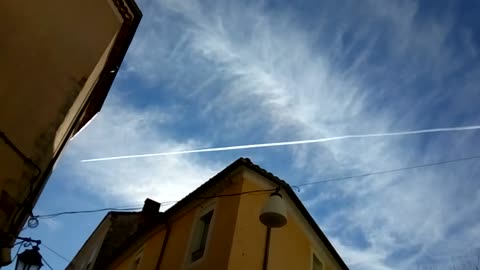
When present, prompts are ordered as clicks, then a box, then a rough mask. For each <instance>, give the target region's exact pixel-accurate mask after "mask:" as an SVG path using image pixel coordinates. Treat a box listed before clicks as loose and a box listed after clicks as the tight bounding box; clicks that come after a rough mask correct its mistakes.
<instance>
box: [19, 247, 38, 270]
mask: <svg viewBox="0 0 480 270" xmlns="http://www.w3.org/2000/svg"><path fill="white" fill-rule="evenodd" d="M38 250H39V248H38V246H33V247H32V249H28V250H25V251H24V252H22V253H21V254H18V257H17V264H16V266H15V270H39V269H40V268H41V267H42V265H43V264H42V255H40V253H39V252H38Z"/></svg>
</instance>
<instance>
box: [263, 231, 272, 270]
mask: <svg viewBox="0 0 480 270" xmlns="http://www.w3.org/2000/svg"><path fill="white" fill-rule="evenodd" d="M271 230H272V228H270V227H267V237H266V238H265V250H264V253H263V267H262V270H267V267H268V254H269V253H270V234H271Z"/></svg>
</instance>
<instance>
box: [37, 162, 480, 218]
mask: <svg viewBox="0 0 480 270" xmlns="http://www.w3.org/2000/svg"><path fill="white" fill-rule="evenodd" d="M478 158H480V155H476V156H470V157H464V158H457V159H450V160H444V161H438V162H433V163H424V164H419V165H414V166H408V167H402V168H396V169H390V170H384V171H376V172H371V173H364V174H357V175H351V176H345V177H340V178H332V179H326V180H321V181H315V182H309V183H300V184H297V185H292V186H291V187H293V188H299V187H302V186H309V185H317V184H323V183H327V182H336V181H346V180H351V179H354V178H362V177H367V176H371V175H378V174H386V173H392V172H399V171H406V170H412V169H418V168H424V167H431V166H439V165H445V164H449V163H456V162H462V161H467V160H473V159H478ZM274 190H275V189H259V190H250V191H245V192H238V193H231V194H220V195H214V196H206V197H198V198H197V199H211V198H218V197H232V196H240V195H243V194H250V193H260V192H272V191H274ZM176 202H177V201H167V202H162V203H160V205H161V206H164V205H169V204H174V203H176ZM139 209H141V207H130V208H101V209H93V210H83V211H66V212H59V213H54V214H48V215H37V216H32V218H39V219H47V218H54V217H58V216H62V215H73V214H86V213H96V212H103V211H133V210H139Z"/></svg>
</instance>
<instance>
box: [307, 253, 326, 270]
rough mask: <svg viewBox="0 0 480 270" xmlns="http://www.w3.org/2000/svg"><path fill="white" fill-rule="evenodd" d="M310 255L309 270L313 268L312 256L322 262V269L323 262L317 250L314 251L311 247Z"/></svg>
mask: <svg viewBox="0 0 480 270" xmlns="http://www.w3.org/2000/svg"><path fill="white" fill-rule="evenodd" d="M310 253H311V255H310V270H313V258H314V257H315V258H317V260H318V261H319V262H320V263H321V264H322V268H321V270H324V269H325V262H324V261H323V260H322V259H321V258H322V257H321V256H319V255H318V253H317V252H315V250H313V249H312V252H310Z"/></svg>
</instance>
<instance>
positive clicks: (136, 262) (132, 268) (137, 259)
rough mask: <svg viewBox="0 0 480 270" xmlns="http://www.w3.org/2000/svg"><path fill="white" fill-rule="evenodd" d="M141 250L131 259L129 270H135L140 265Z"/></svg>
mask: <svg viewBox="0 0 480 270" xmlns="http://www.w3.org/2000/svg"><path fill="white" fill-rule="evenodd" d="M142 255H143V250H141V251H140V252H138V254H137V255H136V256H135V258H134V259H133V261H132V263H131V264H130V269H129V270H137V269H138V266H139V265H140V261H141V260H142Z"/></svg>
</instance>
